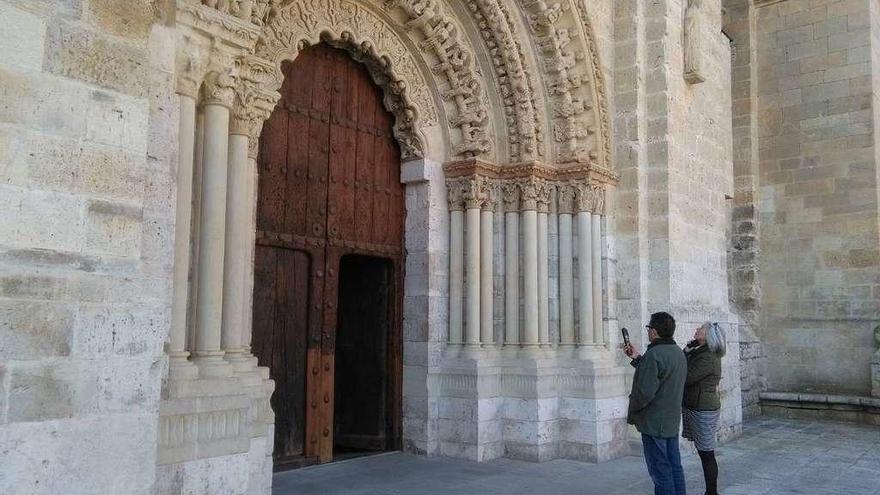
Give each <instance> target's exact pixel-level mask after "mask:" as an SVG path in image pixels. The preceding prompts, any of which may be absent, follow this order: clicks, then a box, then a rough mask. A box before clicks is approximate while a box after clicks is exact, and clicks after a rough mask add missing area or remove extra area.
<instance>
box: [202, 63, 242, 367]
mask: <svg viewBox="0 0 880 495" xmlns="http://www.w3.org/2000/svg"><path fill="white" fill-rule="evenodd" d="M220 67H221V68H220V69H218V70H215V71H213V72H210V73H209V74H208V75H207V77H206V79H205V93H204V94H205V101H204V107H205V138H204V152H203V157H202V160H203V162H202V163H203V165H202V166H203V169H202V184H201V186H202V198H201V199H202V208H201V218H200V222H199V267H198V276H199V286H198V302H197V304H198V323H197V326H196V349H195V356H196V362H197V364H198V365H199V373H200V374H201V375H203V376H222V375H225V374H227V373H228V372H229V371H230V370H229V368H228V365H226V364H225V362H224V360H223V351H222V350H221V347H220V329H221V322H222V312H223V271H224V266H223V264H224V252H225V241H226V187H227V171H228V170H227V168H228V167H227V165H228V158H229V109H230V107H231V106H232V100H233V94H234V88H235V77H234V75H233V73H232V71H231V69H230V68H231V67H232V62H231V61H228V62H227V63H223V64H222V65H220Z"/></svg>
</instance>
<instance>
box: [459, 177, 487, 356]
mask: <svg viewBox="0 0 880 495" xmlns="http://www.w3.org/2000/svg"><path fill="white" fill-rule="evenodd" d="M464 200H465V212H464V221H465V227H464V234H465V240H464V242H465V247H464V256H465V335H466V337H465V340H466V342H467V345H468V346H479V345H480V210H481V209H482V203H483V201H482V198H481V193H480V184H479V182H478V180H476V179H475V178H474V179H470V180H468V181H467V182H466V183H465V190H464Z"/></svg>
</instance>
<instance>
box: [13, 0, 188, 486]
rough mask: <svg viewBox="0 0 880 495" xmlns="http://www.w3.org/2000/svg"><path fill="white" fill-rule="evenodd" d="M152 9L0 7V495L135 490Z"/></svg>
mask: <svg viewBox="0 0 880 495" xmlns="http://www.w3.org/2000/svg"><path fill="white" fill-rule="evenodd" d="M161 15H162V12H161V11H160V10H159V8H158V6H157V4H156V3H155V2H148V1H137V2H132V1H122V0H104V1H79V0H71V1H64V2H49V1H18V0H3V1H0V19H2V20H3V21H2V25H0V53H3V56H2V57H0V81H2V82H0V342H2V343H3V345H2V346H0V444H2V445H3V446H4V448H3V449H2V450H0V466H3V468H2V471H3V474H2V476H0V492H2V493H9V494H16V493H33V494H39V493H45V494H54V493H71V494H73V493H76V494H86V493H89V494H92V493H127V494H144V495H146V494H151V493H152V490H153V485H154V479H155V464H156V435H157V418H158V416H157V410H158V404H159V396H160V390H161V386H162V379H163V376H164V375H165V370H166V358H165V356H164V353H163V345H164V342H165V339H166V338H167V335H168V328H169V312H170V303H171V301H170V299H169V295H170V282H171V276H170V275H171V260H172V258H173V256H172V255H171V248H172V246H171V245H172V236H173V222H174V214H173V207H172V203H173V199H174V193H173V178H172V177H173V176H172V173H173V170H174V167H173V165H172V164H173V163H175V161H176V157H175V149H176V134H175V128H176V124H177V114H176V112H177V106H176V101H175V100H174V98H173V95H174V87H173V83H172V74H173V70H174V69H173V62H174V33H173V29H172V28H169V27H166V26H165V25H164V24H163V23H162V22H161V21H162V18H161ZM122 20H124V22H122Z"/></svg>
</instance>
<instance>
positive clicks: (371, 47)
mask: <svg viewBox="0 0 880 495" xmlns="http://www.w3.org/2000/svg"><path fill="white" fill-rule="evenodd" d="M355 33H357V34H355ZM320 41H324V42H327V43H329V44H331V45H334V46H336V47H338V48H343V49H346V50H347V51H348V52H349V53H351V54H352V56H353V58H355V59H356V60H358V61H359V62H362V63H364V64H365V65H366V66H367V69H368V70H369V71H370V74H371V75H372V77H373V79H374V81H375V82H376V84H378V85H379V86H380V87H382V89H383V94H384V95H385V107H386V108H387V109H388V111H390V112H391V113H392V114H394V117H395V119H394V135H395V137H396V138H397V140H398V142H399V144H400V148H401V154H402V158H403V159H404V160H410V159H413V158H418V157H422V156H423V155H424V146H423V140H422V137H421V135H420V134H419V129H420V128H421V127H422V126H431V125H435V124H436V123H437V111H436V109H435V107H434V104H433V100H432V98H431V94H430V91H429V89H428V88H429V86H428V84H427V82H426V81H425V79H424V77H423V75H422V72H421V71H420V70H419V68H418V65H417V64H416V61H415V60H414V59H413V57H412V54H411V53H410V52H409V49H408V48H407V47H406V45H404V43H403V42H402V41H401V40H400V38H399V37H398V35H397V34H396V33H395V32H394V31H393V30H392V29H391V27H390V26H388V25H387V24H386V23H385V21H383V20H382V19H380V18H379V17H378V16H377V15H376V14H375V13H373V12H372V11H370V10H369V9H367V8H364V7H363V6H361V5H358V4H356V3H353V2H348V1H346V0H303V1H298V2H294V3H291V4H289V5H286V6H284V7H283V8H280V9H278V11H277V12H276V14H275V15H274V16H272V17H271V18H270V19H269V20H268V22H267V24H266V26H265V28H264V30H263V34H262V36H261V38H260V40H259V41H258V42H257V46H256V55H257V56H258V57H259V58H261V59H264V60H266V61H269V62H270V63H271V64H272V66H273V67H275V68H276V72H275V74H274V78H273V81H272V82H271V84H272V86H273V89H277V88H279V87H280V86H281V83H282V82H283V74H282V73H281V70H280V67H281V62H282V61H284V60H292V59H294V58H296V54H297V53H298V52H299V50H301V49H303V48H304V47H305V46H308V45H309V44H311V43H317V42H320Z"/></svg>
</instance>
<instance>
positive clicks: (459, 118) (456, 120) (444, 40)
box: [385, 0, 492, 156]
mask: <svg viewBox="0 0 880 495" xmlns="http://www.w3.org/2000/svg"><path fill="white" fill-rule="evenodd" d="M385 7H386V8H398V9H400V10H401V11H402V12H403V13H404V14H405V16H406V19H407V21H406V23H405V25H404V27H405V28H406V29H407V30H410V31H418V32H420V33H421V35H422V36H423V38H424V39H422V40H421V41H420V42H419V47H420V48H422V49H424V50H428V51H429V52H431V53H433V55H434V56H435V57H436V58H437V61H438V62H437V63H436V64H435V65H434V66H433V67H431V70H432V71H433V72H434V74H436V75H438V76H440V77H443V78H445V79H446V82H447V87H446V88H444V89H443V90H442V96H443V98H444V99H445V100H447V101H449V102H451V103H452V104H453V106H454V108H455V112H454V113H452V114H451V115H450V117H449V123H450V125H451V126H452V127H455V128H458V129H459V131H460V134H461V136H460V140H459V141H458V142H456V143H454V144H453V150H452V151H453V154H455V155H464V156H475V155H479V154H482V153H486V152H489V151H491V149H492V144H491V141H490V139H489V132H488V128H489V110H488V108H487V106H486V102H485V100H484V98H483V96H484V95H483V86H482V83H481V78H480V76H479V73H478V72H477V70H476V68H475V66H474V64H475V62H474V53H473V51H472V50H471V49H470V48H469V47H468V45H467V43H466V42H465V41H464V35H463V33H462V32H461V28H460V26H459V25H458V23H457V22H456V21H455V19H454V18H453V17H452V16H450V15H448V14H447V13H446V12H445V11H444V9H443V7H442V5H441V3H440V2H439V1H438V0H386V1H385Z"/></svg>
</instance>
